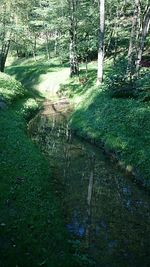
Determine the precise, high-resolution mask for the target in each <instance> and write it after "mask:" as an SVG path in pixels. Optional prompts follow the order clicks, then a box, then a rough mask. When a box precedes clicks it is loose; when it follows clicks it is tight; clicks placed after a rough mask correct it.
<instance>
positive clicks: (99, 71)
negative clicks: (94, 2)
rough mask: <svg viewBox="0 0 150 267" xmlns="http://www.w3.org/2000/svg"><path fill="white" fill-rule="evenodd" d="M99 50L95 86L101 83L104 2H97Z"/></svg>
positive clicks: (103, 0)
mask: <svg viewBox="0 0 150 267" xmlns="http://www.w3.org/2000/svg"><path fill="white" fill-rule="evenodd" d="M99 15H100V27H99V48H98V72H97V84H98V85H99V84H100V83H101V82H102V81H103V62H104V27H105V0H99Z"/></svg>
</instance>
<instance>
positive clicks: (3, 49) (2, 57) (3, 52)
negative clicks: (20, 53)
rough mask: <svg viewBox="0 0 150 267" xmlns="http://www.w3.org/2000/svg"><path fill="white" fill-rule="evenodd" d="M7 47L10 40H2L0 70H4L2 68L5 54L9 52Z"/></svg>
mask: <svg viewBox="0 0 150 267" xmlns="http://www.w3.org/2000/svg"><path fill="white" fill-rule="evenodd" d="M9 47H10V40H8V41H7V42H4V43H3V45H2V49H1V54H0V71H1V72H4V69H5V63H6V59H7V55H8V52H9Z"/></svg>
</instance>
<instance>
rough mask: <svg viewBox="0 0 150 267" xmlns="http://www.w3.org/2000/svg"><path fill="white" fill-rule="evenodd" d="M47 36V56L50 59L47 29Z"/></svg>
mask: <svg viewBox="0 0 150 267" xmlns="http://www.w3.org/2000/svg"><path fill="white" fill-rule="evenodd" d="M45 36H46V53H47V58H48V60H50V58H51V57H50V51H49V38H48V33H47V31H46V33H45Z"/></svg>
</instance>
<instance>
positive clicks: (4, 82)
mask: <svg viewBox="0 0 150 267" xmlns="http://www.w3.org/2000/svg"><path fill="white" fill-rule="evenodd" d="M25 94H26V90H25V88H23V86H22V85H21V83H20V82H18V81H16V80H15V79H14V78H12V77H10V76H9V75H7V74H4V73H1V72H0V98H1V99H3V100H4V101H6V102H9V103H10V102H12V101H14V99H16V98H18V97H19V98H20V97H23V96H24V95H25Z"/></svg>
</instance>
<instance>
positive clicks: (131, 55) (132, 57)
mask: <svg viewBox="0 0 150 267" xmlns="http://www.w3.org/2000/svg"><path fill="white" fill-rule="evenodd" d="M139 32H140V0H135V4H134V14H133V18H132V29H131V35H130V43H129V49H128V63H127V77H128V78H129V79H130V80H131V79H132V77H133V75H134V74H135V62H136V60H137V47H138V37H139Z"/></svg>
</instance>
